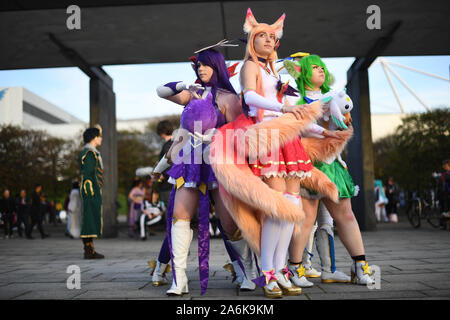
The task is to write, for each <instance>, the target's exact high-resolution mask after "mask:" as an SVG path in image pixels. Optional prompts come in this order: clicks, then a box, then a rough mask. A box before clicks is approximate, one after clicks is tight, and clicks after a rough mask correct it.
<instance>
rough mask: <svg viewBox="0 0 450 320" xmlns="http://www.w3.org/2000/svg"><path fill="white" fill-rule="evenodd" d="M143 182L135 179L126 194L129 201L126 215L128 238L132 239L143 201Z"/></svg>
mask: <svg viewBox="0 0 450 320" xmlns="http://www.w3.org/2000/svg"><path fill="white" fill-rule="evenodd" d="M144 196H145V193H144V182H143V181H142V180H141V179H139V178H136V179H135V180H134V181H133V187H132V189H131V191H130V193H129V194H128V199H129V200H130V213H129V215H128V236H129V237H130V238H134V236H135V231H136V229H137V222H138V218H139V216H140V214H141V210H142V201H143V200H144Z"/></svg>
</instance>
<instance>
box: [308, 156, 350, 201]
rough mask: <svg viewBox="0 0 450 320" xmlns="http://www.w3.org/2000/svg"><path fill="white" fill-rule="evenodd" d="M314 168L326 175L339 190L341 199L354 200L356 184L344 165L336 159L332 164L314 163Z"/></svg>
mask: <svg viewBox="0 0 450 320" xmlns="http://www.w3.org/2000/svg"><path fill="white" fill-rule="evenodd" d="M314 166H315V167H316V168H317V169H319V170H320V171H322V172H323V173H325V174H326V175H327V176H328V178H330V180H331V181H332V182H333V183H334V184H335V185H336V187H337V188H338V190H339V198H352V197H353V196H354V195H355V184H354V182H353V179H352V177H351V176H350V174H349V173H348V171H347V169H345V168H344V167H343V166H342V164H341V163H340V162H339V161H338V160H337V159H336V160H334V161H333V162H332V163H331V164H328V163H326V162H317V163H314Z"/></svg>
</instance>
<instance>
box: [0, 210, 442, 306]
mask: <svg viewBox="0 0 450 320" xmlns="http://www.w3.org/2000/svg"><path fill="white" fill-rule="evenodd" d="M402 220H403V219H402V217H401V221H400V223H399V224H396V225H393V224H382V225H379V226H378V231H375V232H364V233H363V238H364V243H365V246H366V252H367V258H368V260H369V261H370V263H371V264H374V265H378V266H379V267H380V268H381V288H380V289H372V290H370V289H368V288H367V287H366V286H358V285H353V284H322V283H320V280H319V279H313V280H312V281H313V282H314V283H315V286H314V287H312V288H309V289H304V290H303V294H302V295H301V296H298V297H286V298H285V299H300V300H324V299H326V300H328V299H389V300H390V299H450V232H449V231H444V230H436V229H432V228H431V227H430V226H428V225H426V222H425V221H424V224H423V226H422V228H421V229H418V230H416V229H413V228H412V227H411V226H410V225H409V224H408V223H407V222H404V221H402ZM47 230H48V231H49V232H50V233H51V235H52V236H51V238H48V239H44V240H41V239H40V238H37V239H35V240H26V239H20V238H14V239H7V240H0V259H1V260H0V261H1V262H0V299H19V300H22V299H83V300H85V299H89V300H91V299H168V297H167V296H166V295H165V291H166V290H167V289H168V286H164V287H159V288H155V287H153V286H152V284H151V278H150V276H149V268H148V265H147V261H148V260H150V259H151V258H155V257H156V256H157V253H158V251H159V248H160V245H161V241H162V239H163V236H164V233H163V232H162V231H160V232H157V234H156V235H155V236H152V237H150V238H149V240H147V241H140V240H134V239H129V238H128V237H127V236H126V233H125V231H126V230H125V228H122V229H121V232H120V236H119V237H118V238H116V239H102V240H98V241H96V243H95V244H96V248H97V250H98V251H99V252H101V253H103V254H105V255H106V259H104V260H97V261H92V260H83V259H82V244H81V241H80V240H73V239H69V238H67V237H64V235H63V227H62V226H57V227H54V226H47ZM35 234H36V232H35ZM336 255H337V266H338V268H339V269H341V270H342V271H344V272H346V273H347V274H349V273H350V270H349V266H350V263H351V259H350V258H349V256H348V254H347V253H346V251H345V249H344V248H343V246H342V243H341V242H340V241H339V240H338V239H337V240H336ZM197 261H198V260H197V242H196V241H194V242H193V243H192V245H191V254H190V256H189V261H188V277H189V279H190V282H189V287H190V294H189V295H185V296H183V297H182V298H181V299H193V300H200V299H210V300H222V299H252V300H257V299H265V298H264V297H263V294H262V290H261V289H257V290H256V291H255V292H246V293H242V292H238V291H237V290H236V289H235V287H234V286H233V285H232V284H231V276H230V274H229V273H228V272H226V271H225V270H224V269H223V268H222V266H223V265H224V264H226V263H227V262H228V259H227V255H226V251H225V249H224V247H223V243H222V240H221V239H213V240H212V244H211V260H210V280H209V288H208V292H207V293H206V294H205V295H204V296H200V286H199V276H198V269H197V265H198V262H197ZM314 262H315V264H317V263H318V259H317V260H315V261H314ZM70 265H77V266H79V268H80V270H81V288H80V289H72V290H69V289H68V288H67V279H68V277H69V276H70V274H69V273H67V272H66V271H67V268H68V266H70ZM171 299H173V298H171ZM175 299H177V298H175Z"/></svg>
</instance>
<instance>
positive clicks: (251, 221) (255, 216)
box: [219, 186, 262, 256]
mask: <svg viewBox="0 0 450 320" xmlns="http://www.w3.org/2000/svg"><path fill="white" fill-rule="evenodd" d="M219 188H220V196H221V197H222V200H223V202H224V204H225V207H226V208H227V210H228V212H230V215H231V217H232V218H233V220H234V222H235V223H236V225H237V226H238V228H239V230H241V233H242V236H243V237H244V238H245V239H246V240H247V242H248V244H249V246H250V247H251V248H252V250H253V252H254V253H256V254H257V255H258V256H259V255H260V254H261V226H262V225H261V224H262V214H261V212H259V211H255V210H254V209H253V208H252V207H250V206H249V205H248V204H246V203H245V202H243V201H241V200H239V199H238V198H236V197H233V196H232V195H231V194H229V193H228V192H227V191H226V190H225V189H224V188H223V187H222V186H219Z"/></svg>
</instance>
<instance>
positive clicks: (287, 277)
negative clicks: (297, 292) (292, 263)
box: [282, 265, 291, 280]
mask: <svg viewBox="0 0 450 320" xmlns="http://www.w3.org/2000/svg"><path fill="white" fill-rule="evenodd" d="M282 271H283V273H284V277H285V278H286V280H289V277H290V276H291V272H290V271H289V269H288V267H287V265H286V266H284V269H283V270H282Z"/></svg>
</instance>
